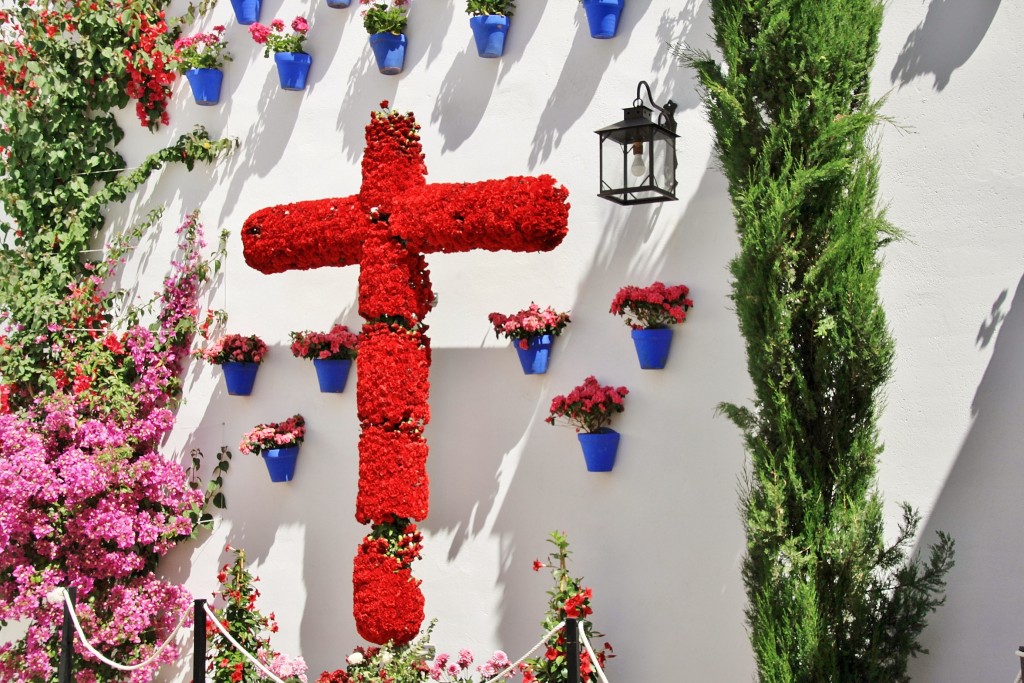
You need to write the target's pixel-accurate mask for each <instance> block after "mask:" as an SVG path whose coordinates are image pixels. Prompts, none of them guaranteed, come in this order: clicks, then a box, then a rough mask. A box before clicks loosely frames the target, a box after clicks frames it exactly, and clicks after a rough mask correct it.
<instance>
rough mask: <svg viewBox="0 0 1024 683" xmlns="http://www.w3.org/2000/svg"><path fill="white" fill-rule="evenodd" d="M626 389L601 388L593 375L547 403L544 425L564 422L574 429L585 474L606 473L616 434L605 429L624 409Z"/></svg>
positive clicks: (616, 445) (612, 460) (611, 464)
mask: <svg viewBox="0 0 1024 683" xmlns="http://www.w3.org/2000/svg"><path fill="white" fill-rule="evenodd" d="M627 394H629V389H627V388H626V387H613V386H604V385H601V384H600V383H598V381H597V379H596V378H594V376H593V375H591V376H590V377H587V378H586V379H585V380H583V384H581V385H579V386H578V387H576V388H575V389H573V390H572V391H571V392H569V394H568V395H566V396H555V398H554V399H552V401H551V409H550V415H548V417H546V418H545V422H547V423H548V424H552V425H554V424H556V423H557V421H558V419H559V418H561V419H564V420H565V421H566V422H567V423H568V424H569V425H570V426H572V427H574V428H575V429H576V436H577V438H578V439H579V442H580V447H581V448H582V449H583V457H584V459H585V460H586V463H587V471H589V472H610V471H611V469H612V467H614V466H615V456H616V454H617V452H618V449H619V433H618V432H617V431H615V430H614V429H612V428H611V427H609V425H610V424H611V421H612V416H613V415H615V414H616V413H621V412H622V411H623V409H624V406H623V399H624V398H625V397H626V395H627Z"/></svg>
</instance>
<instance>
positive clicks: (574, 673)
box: [565, 619, 580, 683]
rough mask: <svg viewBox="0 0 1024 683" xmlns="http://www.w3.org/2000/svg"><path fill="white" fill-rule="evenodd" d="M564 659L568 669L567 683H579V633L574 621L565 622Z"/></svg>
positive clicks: (567, 620)
mask: <svg viewBox="0 0 1024 683" xmlns="http://www.w3.org/2000/svg"><path fill="white" fill-rule="evenodd" d="M565 657H566V659H567V660H568V661H567V662H566V666H568V667H569V680H568V683H580V632H579V628H578V627H577V625H576V620H575V619H566V620H565Z"/></svg>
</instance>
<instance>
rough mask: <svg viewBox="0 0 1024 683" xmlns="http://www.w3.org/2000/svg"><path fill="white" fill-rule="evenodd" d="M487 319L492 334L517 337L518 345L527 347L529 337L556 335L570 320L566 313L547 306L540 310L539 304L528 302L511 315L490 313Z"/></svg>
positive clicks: (510, 337) (511, 337)
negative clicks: (491, 328) (525, 306)
mask: <svg viewBox="0 0 1024 683" xmlns="http://www.w3.org/2000/svg"><path fill="white" fill-rule="evenodd" d="M487 319H488V320H490V321H491V324H492V325H494V336H495V337H499V338H500V337H501V335H505V336H506V337H508V338H509V339H518V340H519V346H520V347H521V348H523V349H526V348H529V340H530V338H531V337H539V336H541V335H545V334H550V335H554V336H558V335H560V334H561V333H562V330H564V329H565V326H566V325H568V324H569V323H570V322H572V320H571V318H570V317H569V314H568V313H559V312H557V311H556V310H555V309H553V308H551V307H550V306H548V307H547V308H545V309H544V310H541V308H540V306H538V305H537V304H535V303H533V302H532V301H531V302H530V307H529V308H525V309H523V310H521V311H519V312H517V313H513V314H512V315H502V314H501V313H491V314H490V315H489V316H487Z"/></svg>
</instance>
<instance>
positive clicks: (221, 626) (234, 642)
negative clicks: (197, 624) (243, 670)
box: [203, 602, 284, 683]
mask: <svg viewBox="0 0 1024 683" xmlns="http://www.w3.org/2000/svg"><path fill="white" fill-rule="evenodd" d="M203 609H204V610H206V615H207V616H208V617H209V618H211V619H213V623H214V625H216V627H217V630H218V631H220V632H221V633H222V634H224V637H225V638H227V639H228V642H229V643H231V644H232V645H234V646H235V649H236V650H238V651H239V652H241V653H242V654H243V655H245V656H246V657H248V659H249V661H250V662H252V663H253V664H255V665H256V668H257V669H259V670H260V671H262V672H263V674H264V675H265V676H266V677H267V678H269V679H270V680H272V681H274V683H284V681H282V680H281V679H280V678H278V677H277V676H275V675H274V673H273V672H272V671H271V670H270V669H268V668H267V667H265V666H263V664H262V663H261V662H260V660H258V659H256V658H255V657H253V656H252V655H251V654H249V652H248V651H247V650H246V649H245V648H244V647H242V646H241V645H240V644H239V643H238V641H237V640H235V639H234V638H232V637H231V634H230V633H228V632H227V630H226V629H225V628H224V624H222V623H220V619H218V618H217V615H216V614H214V613H213V610H211V609H210V606H209V605H207V604H206V603H205V602H204V603H203Z"/></svg>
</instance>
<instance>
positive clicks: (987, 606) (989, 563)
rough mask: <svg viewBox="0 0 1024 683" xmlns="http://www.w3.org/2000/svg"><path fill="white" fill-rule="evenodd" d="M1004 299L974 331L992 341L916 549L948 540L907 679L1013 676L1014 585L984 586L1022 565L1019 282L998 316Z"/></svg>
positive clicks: (1023, 321)
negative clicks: (952, 554) (941, 597)
mask: <svg viewBox="0 0 1024 683" xmlns="http://www.w3.org/2000/svg"><path fill="white" fill-rule="evenodd" d="M1005 300H1006V292H1003V293H1001V294H1000V295H999V296H998V297H997V298H996V301H995V305H994V306H993V311H992V314H991V316H990V321H989V322H987V323H983V324H982V329H983V330H985V331H986V332H985V335H982V336H980V337H979V346H981V347H983V346H984V342H985V338H986V336H989V337H990V336H991V335H992V334H993V333H994V339H995V342H994V346H993V347H992V358H991V360H990V361H989V364H988V367H987V368H986V369H985V373H984V375H983V376H982V378H981V383H980V384H979V385H978V389H977V391H976V392H975V394H974V400H973V402H972V404H971V414H972V415H973V417H974V421H973V424H972V425H971V428H970V430H969V431H968V433H967V437H966V439H965V440H964V443H963V445H962V446H961V448H960V452H959V454H958V456H957V458H956V463H955V464H954V465H953V468H952V470H951V471H950V473H949V476H948V477H947V479H946V482H945V485H944V486H943V488H942V493H941V494H940V495H939V497H938V500H937V501H936V504H935V508H934V510H933V511H932V514H931V515H930V517H929V518H928V522H927V525H926V526H925V529H924V532H923V534H922V537H921V538H922V542H921V544H922V546H923V545H924V544H925V543H931V542H932V541H933V540H934V538H935V531H936V530H940V529H941V530H943V531H946V532H948V533H949V534H951V535H952V536H953V538H954V539H955V541H956V566H955V567H954V568H953V569H952V570H951V571H950V573H949V576H948V577H947V582H948V587H947V599H946V604H945V605H944V606H943V607H940V608H939V609H938V611H937V612H935V613H934V614H933V615H932V616H931V618H930V619H929V626H928V628H927V629H926V630H925V632H924V634H923V639H922V642H923V644H924V646H925V647H926V648H928V649H929V650H930V651H931V654H930V655H929V656H927V657H921V658H918V659H916V660H914V661H912V663H911V668H910V673H911V674H912V675H913V678H914V680H923V681H930V682H932V683H947V682H948V683H954V682H955V683H960V682H962V681H1011V680H1013V678H1014V675H1015V674H1016V673H1017V672H1019V671H1020V664H1019V663H1018V660H1017V657H1016V656H1015V655H1014V652H1015V650H1016V648H1017V646H1018V645H1019V644H1020V643H1021V642H1024V640H1022V634H1024V614H1022V612H1021V605H1022V604H1024V586H1022V584H1021V582H1020V581H1015V582H1013V583H1009V584H1006V583H999V582H995V581H993V580H992V577H993V575H994V572H995V571H996V570H997V569H998V570H999V571H1002V572H1004V573H1005V572H1006V569H1005V568H1006V567H1019V566H1020V565H1021V563H1022V561H1024V557H1022V555H1024V554H1022V552H1021V550H1020V548H1018V547H1017V543H1016V540H1015V539H1016V538H1017V535H1018V534H1019V533H1020V525H1021V520H1022V519H1024V510H1022V505H1021V491H1022V490H1024V468H1021V466H1020V449H1021V444H1022V443H1024V421H1022V420H1021V418H1020V410H1021V406H1022V405H1024V278H1022V279H1021V280H1020V281H1019V282H1018V285H1017V290H1016V292H1015V293H1014V294H1013V299H1012V302H1011V303H1010V306H1009V309H1008V310H1006V311H1005V312H1004V311H1003V310H1002V306H1003V305H1004V303H1005ZM1000 320H1001V321H1002V322H1001V324H999V321H1000ZM986 325H987V327H986ZM993 326H998V331H993V330H991V329H990V328H992V327H993ZM922 552H925V550H924V549H922ZM1010 574H1013V572H1012V571H1011V572H1010Z"/></svg>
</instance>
